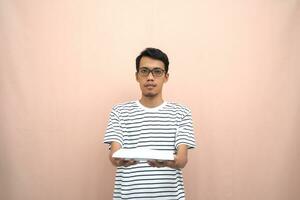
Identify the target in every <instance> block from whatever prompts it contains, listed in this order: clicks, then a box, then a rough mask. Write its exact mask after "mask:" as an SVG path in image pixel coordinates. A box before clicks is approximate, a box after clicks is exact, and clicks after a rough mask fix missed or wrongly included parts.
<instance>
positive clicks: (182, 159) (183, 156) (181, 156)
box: [148, 144, 188, 169]
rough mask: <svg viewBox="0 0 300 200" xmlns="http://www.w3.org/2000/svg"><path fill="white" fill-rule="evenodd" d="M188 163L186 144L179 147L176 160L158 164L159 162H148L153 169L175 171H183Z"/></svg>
mask: <svg viewBox="0 0 300 200" xmlns="http://www.w3.org/2000/svg"><path fill="white" fill-rule="evenodd" d="M187 162H188V148H187V145H185V144H180V145H179V146H178V150H177V154H176V155H175V159H174V160H168V161H163V162H158V161H157V160H150V161H148V163H149V165H151V166H152V167H171V168H174V169H183V168H184V167H185V165H186V164H187Z"/></svg>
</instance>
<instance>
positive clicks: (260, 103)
mask: <svg viewBox="0 0 300 200" xmlns="http://www.w3.org/2000/svg"><path fill="white" fill-rule="evenodd" d="M299 35H300V1H298V0H266V1H261V0H249V1H247V0H241V1H229V0H223V1H222V0H219V1H216V0H207V1H196V0H195V1H174V0H173V1H171V0H161V1H158V0H152V1H142V0H123V1H121V0H119V1H116V0H113V1H103V0H98V1H94V0H86V1H68V0H56V1H54V0H43V1H17V0H15V1H11V0H0V199H1V200H109V199H111V195H112V191H113V184H114V172H115V171H114V170H115V169H114V168H113V167H112V165H111V164H110V163H109V160H108V149H107V146H105V145H104V144H103V134H104V131H105V128H106V125H107V122H108V114H109V112H110V109H111V108H112V106H113V105H115V104H117V103H120V102H124V101H128V100H135V99H138V98H140V91H139V87H138V84H137V83H136V81H135V78H134V72H135V71H134V70H135V57H136V56H137V55H138V54H139V53H140V51H142V50H143V49H144V48H146V47H157V48H161V49H162V50H163V51H165V52H166V53H167V54H168V56H169V58H170V79H169V81H168V83H167V84H166V85H165V87H164V98H165V99H166V100H167V101H176V102H178V103H182V104H185V105H187V106H188V107H189V108H190V109H191V110H192V114H193V120H194V128H195V135H196V140H197V148H196V149H195V150H191V151H190V153H189V163H188V165H187V166H186V167H185V169H184V178H185V179H184V181H185V189H186V195H187V199H188V200H299V199H300V191H299V185H300V172H299V169H300V149H299V145H300V135H299V133H300V123H299V122H300V103H299V102H300V92H299V91H300V67H299V65H300V59H299V51H300V37H299Z"/></svg>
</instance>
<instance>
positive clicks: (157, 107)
mask: <svg viewBox="0 0 300 200" xmlns="http://www.w3.org/2000/svg"><path fill="white" fill-rule="evenodd" d="M135 102H136V104H137V105H138V106H139V107H140V108H142V109H143V110H146V111H157V110H159V109H160V108H162V107H164V106H165V105H166V104H167V102H166V101H163V102H162V103H161V104H160V105H158V106H156V107H152V108H150V107H146V106H144V105H143V104H141V102H140V101H139V100H136V101H135Z"/></svg>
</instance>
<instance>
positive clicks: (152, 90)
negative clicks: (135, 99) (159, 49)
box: [136, 56, 169, 97]
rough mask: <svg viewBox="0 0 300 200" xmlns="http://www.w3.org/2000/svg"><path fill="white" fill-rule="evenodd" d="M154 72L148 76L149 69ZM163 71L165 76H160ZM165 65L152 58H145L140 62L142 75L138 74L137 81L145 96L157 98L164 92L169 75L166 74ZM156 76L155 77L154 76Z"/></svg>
mask: <svg viewBox="0 0 300 200" xmlns="http://www.w3.org/2000/svg"><path fill="white" fill-rule="evenodd" d="M146 68H147V69H150V70H153V69H154V71H152V73H151V72H150V73H149V74H148V75H147V76H145V74H146V73H141V72H147V69H146ZM161 70H163V74H162V75H161V76H159V75H158V74H159V72H160V71H161ZM164 70H165V68H164V63H163V62H162V61H160V60H155V59H152V58H150V57H146V56H143V57H142V58H141V60H140V67H139V71H140V73H138V72H137V73H136V80H137V82H139V84H140V88H141V91H142V94H143V96H146V97H155V96H157V95H159V94H161V92H162V87H163V84H164V83H165V82H167V81H168V78H169V74H166V73H165V71H164ZM153 74H154V75H153Z"/></svg>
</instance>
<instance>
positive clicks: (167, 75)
mask: <svg viewBox="0 0 300 200" xmlns="http://www.w3.org/2000/svg"><path fill="white" fill-rule="evenodd" d="M168 80H169V73H167V74H166V75H165V77H164V83H166V82H168Z"/></svg>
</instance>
